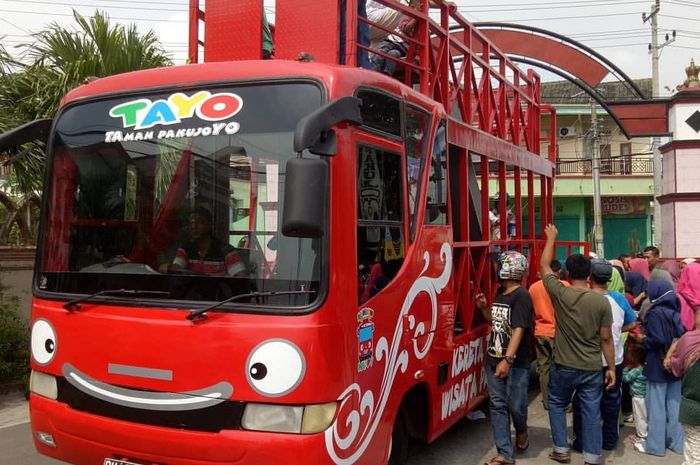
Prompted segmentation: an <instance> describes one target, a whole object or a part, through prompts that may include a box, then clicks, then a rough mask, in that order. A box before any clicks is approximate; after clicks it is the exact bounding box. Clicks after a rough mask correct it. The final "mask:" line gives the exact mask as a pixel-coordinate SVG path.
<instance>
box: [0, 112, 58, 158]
mask: <svg viewBox="0 0 700 465" xmlns="http://www.w3.org/2000/svg"><path fill="white" fill-rule="evenodd" d="M52 123H53V120H52V119H50V118H44V119H37V120H34V121H30V122H29V123H26V124H23V125H22V126H18V127H16V128H14V129H10V130H9V131H7V132H4V133H2V134H0V153H2V152H6V151H7V150H9V149H16V148H19V146H21V145H22V144H26V143H27V142H31V141H33V140H40V141H43V142H46V141H47V140H48V139H49V132H50V131H51V124H52Z"/></svg>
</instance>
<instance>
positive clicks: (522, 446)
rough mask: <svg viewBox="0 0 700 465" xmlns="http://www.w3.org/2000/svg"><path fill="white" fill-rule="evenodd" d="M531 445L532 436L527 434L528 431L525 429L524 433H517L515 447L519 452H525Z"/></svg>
mask: <svg viewBox="0 0 700 465" xmlns="http://www.w3.org/2000/svg"><path fill="white" fill-rule="evenodd" d="M528 447H530V437H529V436H528V434H527V431H523V432H522V433H517V432H516V433H515V448H516V449H517V450H518V451H519V452H523V451H525V450H527V448H528Z"/></svg>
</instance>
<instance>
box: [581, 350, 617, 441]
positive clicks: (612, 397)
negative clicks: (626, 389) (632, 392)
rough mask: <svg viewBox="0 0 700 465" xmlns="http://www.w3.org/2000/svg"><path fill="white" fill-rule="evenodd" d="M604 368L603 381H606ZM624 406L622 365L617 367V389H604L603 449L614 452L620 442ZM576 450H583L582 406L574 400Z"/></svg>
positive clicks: (602, 404) (601, 402)
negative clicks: (622, 408)
mask: <svg viewBox="0 0 700 465" xmlns="http://www.w3.org/2000/svg"><path fill="white" fill-rule="evenodd" d="M605 370H606V368H603V379H605ZM621 405H622V364H619V365H617V366H615V387H614V388H613V389H610V390H606V389H605V388H603V395H602V397H601V399H600V414H601V416H602V418H603V430H602V437H603V449H605V450H614V449H615V448H616V447H617V442H618V441H619V440H620V406H621ZM573 416H574V443H573V446H574V449H576V450H581V406H580V403H579V402H578V401H577V399H576V398H574V415H573Z"/></svg>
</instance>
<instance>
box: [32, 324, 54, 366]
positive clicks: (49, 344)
mask: <svg viewBox="0 0 700 465" xmlns="http://www.w3.org/2000/svg"><path fill="white" fill-rule="evenodd" d="M31 345H32V356H33V357H34V360H35V361H36V363H38V364H39V365H47V364H48V363H49V362H51V360H53V358H54V356H55V355H56V331H54V329H53V326H51V323H49V322H48V320H36V321H35V322H34V326H32V343H31Z"/></svg>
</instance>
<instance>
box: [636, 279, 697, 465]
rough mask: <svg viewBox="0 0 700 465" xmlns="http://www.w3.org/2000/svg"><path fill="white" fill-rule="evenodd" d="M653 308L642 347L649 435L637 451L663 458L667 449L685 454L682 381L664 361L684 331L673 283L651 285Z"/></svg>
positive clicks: (652, 283) (650, 309) (646, 325)
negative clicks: (668, 369)
mask: <svg viewBox="0 0 700 465" xmlns="http://www.w3.org/2000/svg"><path fill="white" fill-rule="evenodd" d="M648 292H649V299H650V300H651V307H650V308H649V311H648V312H647V314H646V317H645V319H644V332H645V334H644V336H643V339H642V345H643V346H644V348H645V349H646V351H647V355H646V366H645V367H644V375H645V376H646V377H647V395H646V406H647V414H648V419H649V432H648V433H647V438H646V440H645V441H644V442H640V443H637V444H635V445H634V447H635V449H637V450H638V451H640V452H645V453H647V454H650V455H656V456H659V457H663V456H664V455H665V454H666V449H667V448H668V449H670V450H672V451H673V452H675V453H677V454H682V453H683V429H682V428H681V425H680V423H679V420H678V413H679V408H680V402H681V380H680V379H678V378H677V377H675V376H674V375H673V374H672V373H669V372H668V371H666V369H665V367H664V359H665V358H666V354H667V352H668V350H669V348H670V347H671V345H672V344H673V342H674V339H676V338H679V337H681V336H682V335H683V333H684V332H685V329H684V328H683V324H682V323H681V321H680V308H681V304H680V302H679V300H678V297H677V296H676V293H675V291H674V290H673V286H672V285H671V283H668V282H666V281H650V282H649V288H648Z"/></svg>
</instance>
